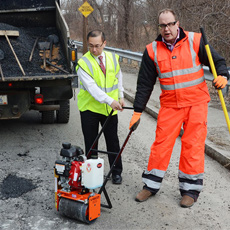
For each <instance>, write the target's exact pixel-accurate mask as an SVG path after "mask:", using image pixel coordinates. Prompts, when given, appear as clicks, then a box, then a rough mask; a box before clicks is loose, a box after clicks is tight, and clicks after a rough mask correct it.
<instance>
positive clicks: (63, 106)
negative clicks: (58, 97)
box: [56, 100, 70, 123]
mask: <svg viewBox="0 0 230 230" xmlns="http://www.w3.org/2000/svg"><path fill="white" fill-rule="evenodd" d="M59 105H60V110H57V111H56V114H57V123H68V122H69V114H70V105H69V100H65V101H60V102H59Z"/></svg>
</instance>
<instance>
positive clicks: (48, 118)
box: [41, 110, 55, 124]
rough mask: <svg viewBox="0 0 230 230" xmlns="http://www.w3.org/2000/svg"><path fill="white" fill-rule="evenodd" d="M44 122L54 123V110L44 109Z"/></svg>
mask: <svg viewBox="0 0 230 230" xmlns="http://www.w3.org/2000/svg"><path fill="white" fill-rule="evenodd" d="M41 113H42V123H43V124H53V123H54V119H55V117H54V111H53V110H51V111H42V112H41Z"/></svg>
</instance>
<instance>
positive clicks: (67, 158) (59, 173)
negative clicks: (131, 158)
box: [54, 107, 139, 224]
mask: <svg viewBox="0 0 230 230" xmlns="http://www.w3.org/2000/svg"><path fill="white" fill-rule="evenodd" d="M123 108H126V109H133V108H130V107H123ZM112 113H113V111H112V112H111V113H110V115H109V116H108V118H107V120H106V121H105V123H104V125H103V127H102V129H101V131H100V132H99V134H98V136H97V137H96V139H95V141H94V143H93V145H92V147H91V148H90V150H89V153H88V154H87V156H85V155H84V152H83V150H82V149H81V148H80V147H78V146H73V145H71V144H70V143H63V144H62V149H61V152H60V155H61V157H62V159H61V160H56V162H55V167H54V176H55V207H56V209H57V211H59V212H60V213H61V215H63V216H67V217H69V218H71V219H76V220H79V221H82V222H84V223H87V224H90V223H93V222H94V221H95V220H96V219H97V218H98V217H99V216H100V213H101V207H105V208H110V209H111V208H112V204H111V201H110V199H109V196H108V193H107V191H106V189H105V185H106V183H107V181H108V180H109V178H110V175H111V173H112V170H113V168H114V166H115V164H116V162H117V160H118V159H119V158H120V156H121V153H122V151H123V149H124V148H125V145H126V143H127V142H128V139H129V137H130V136H131V133H132V132H133V131H134V130H135V129H136V128H137V126H138V124H139V122H137V123H136V124H135V125H133V127H132V128H131V129H130V131H129V133H128V136H127V137H126V139H125V141H124V143H123V145H122V147H121V149H120V151H119V153H113V152H105V151H101V150H95V149H94V147H95V146H96V144H97V142H98V139H99V137H100V136H101V134H102V133H103V131H104V129H105V127H106V125H107V123H108V122H109V119H110V117H111V116H112ZM92 151H96V152H101V153H106V154H116V159H115V160H114V162H113V164H112V166H111V168H110V170H109V172H108V174H107V175H106V176H105V177H104V160H103V159H101V158H97V159H90V156H91V154H92ZM104 178H105V179H104ZM95 189H99V191H98V192H96V190H95ZM102 192H103V193H104V196H105V199H106V201H107V204H101V193H102Z"/></svg>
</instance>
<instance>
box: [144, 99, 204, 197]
mask: <svg viewBox="0 0 230 230" xmlns="http://www.w3.org/2000/svg"><path fill="white" fill-rule="evenodd" d="M207 113H208V104H207V103H204V104H200V105H195V106H190V107H184V108H167V107H161V108H160V111H159V114H158V120H157V129H156V138H155V141H154V143H153V145H152V146H151V153H150V156H149V162H148V168H147V170H146V171H145V172H144V173H143V175H142V177H143V182H144V183H145V184H146V185H145V187H146V188H147V189H149V190H150V191H152V192H155V193H156V192H157V191H158V190H159V188H160V184H161V182H162V179H163V177H164V173H165V172H166V170H167V168H168V165H169V161H170V158H171V154H172V151H173V147H174V144H175V141H176V138H177V137H178V136H179V134H180V129H181V127H182V125H183V129H184V134H183V136H182V137H181V156H180V162H179V180H180V190H181V193H182V194H185V193H189V191H193V190H194V191H197V193H199V192H200V191H201V189H202V185H203V173H204V148H205V139H206V136H207Z"/></svg>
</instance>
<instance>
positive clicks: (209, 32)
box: [63, 0, 230, 65]
mask: <svg viewBox="0 0 230 230" xmlns="http://www.w3.org/2000/svg"><path fill="white" fill-rule="evenodd" d="M88 2H89V4H90V5H91V6H92V7H93V8H94V11H93V12H92V13H91V14H90V15H89V16H88V28H89V30H92V29H95V28H98V29H102V30H103V31H105V33H106V35H107V42H108V44H109V45H110V46H116V47H119V48H123V49H131V50H133V51H143V49H144V48H145V46H146V44H148V43H150V42H152V41H153V40H155V39H156V37H157V34H158V33H159V31H158V26H157V24H158V21H157V20H158V18H157V16H158V11H159V10H160V9H163V8H166V7H167V8H173V9H175V10H176V12H177V14H178V18H179V21H180V25H181V26H182V27H183V28H184V29H185V30H189V31H194V32H200V27H201V26H202V27H204V29H205V32H206V36H207V38H208V41H209V43H210V44H211V45H212V46H213V47H214V48H215V49H216V50H217V51H218V52H219V53H220V54H221V55H222V56H224V57H225V58H226V60H227V63H228V65H230V57H229V55H228V54H229V53H230V28H229V25H230V0H221V1H220V0H103V1H97V0H88ZM81 4H83V1H75V0H66V1H65V4H64V5H63V7H64V8H65V10H66V14H65V17H66V19H67V22H68V24H69V26H70V30H71V36H73V38H74V39H78V40H79V39H80V40H81V38H82V15H81V13H80V12H79V11H78V10H77V9H78V8H79V7H80V5H81Z"/></svg>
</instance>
